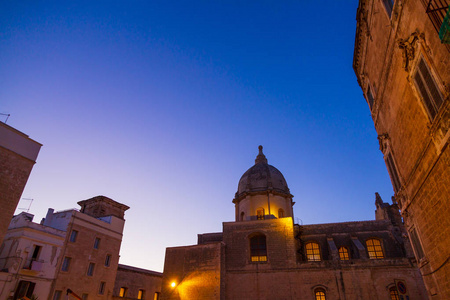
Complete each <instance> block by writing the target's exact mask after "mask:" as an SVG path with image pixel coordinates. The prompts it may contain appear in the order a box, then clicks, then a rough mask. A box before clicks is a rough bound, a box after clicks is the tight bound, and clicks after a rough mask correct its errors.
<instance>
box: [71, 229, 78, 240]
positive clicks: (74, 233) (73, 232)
mask: <svg viewBox="0 0 450 300" xmlns="http://www.w3.org/2000/svg"><path fill="white" fill-rule="evenodd" d="M77 236H78V231H76V230H72V232H71V233H70V242H72V243H75V242H76V241H77Z"/></svg>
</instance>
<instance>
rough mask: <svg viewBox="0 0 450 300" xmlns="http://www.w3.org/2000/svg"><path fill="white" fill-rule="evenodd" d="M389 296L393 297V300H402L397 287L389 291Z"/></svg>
mask: <svg viewBox="0 0 450 300" xmlns="http://www.w3.org/2000/svg"><path fill="white" fill-rule="evenodd" d="M389 296H390V297H391V298H390V299H391V300H400V297H399V295H398V291H397V289H396V288H395V287H391V288H390V289H389Z"/></svg>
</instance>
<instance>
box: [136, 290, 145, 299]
mask: <svg viewBox="0 0 450 300" xmlns="http://www.w3.org/2000/svg"><path fill="white" fill-rule="evenodd" d="M144 297H145V290H144V289H138V294H137V299H138V300H143V299H144Z"/></svg>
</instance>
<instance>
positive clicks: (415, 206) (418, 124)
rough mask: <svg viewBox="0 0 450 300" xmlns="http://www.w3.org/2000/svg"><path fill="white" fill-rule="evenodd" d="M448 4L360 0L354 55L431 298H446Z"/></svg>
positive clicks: (443, 0) (449, 230) (449, 254)
mask: <svg viewBox="0 0 450 300" xmlns="http://www.w3.org/2000/svg"><path fill="white" fill-rule="evenodd" d="M449 4H450V1H449V0H420V1H419V0H416V1H393V0H390V1H389V0H360V1H359V7H358V11H357V16H356V19H357V27H356V37H355V51H354V58H353V68H354V70H355V73H356V76H357V79H358V83H359V85H360V86H361V88H362V90H363V92H364V96H365V98H366V100H367V104H368V106H369V109H370V112H371V116H372V119H373V122H374V125H375V130H376V131H377V133H378V140H379V143H380V150H381V151H382V153H383V155H384V160H385V162H386V166H387V169H388V172H389V175H390V178H391V181H392V185H393V188H394V192H395V199H396V200H397V201H398V206H399V208H400V210H401V212H402V216H403V219H404V221H405V227H406V230H407V232H408V234H409V237H410V239H411V242H412V245H413V248H414V253H415V257H416V260H417V263H418V266H419V269H420V272H421V274H422V276H423V280H424V282H425V285H426V288H427V290H428V295H429V296H430V298H432V299H450V284H449V283H450V217H449V215H450V149H449V137H450V101H449V95H450V85H449V84H450V44H449V43H450V8H449Z"/></svg>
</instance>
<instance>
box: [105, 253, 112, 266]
mask: <svg viewBox="0 0 450 300" xmlns="http://www.w3.org/2000/svg"><path fill="white" fill-rule="evenodd" d="M110 265H111V254H107V255H106V257H105V267H109V266H110Z"/></svg>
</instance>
